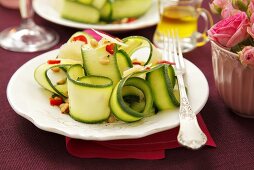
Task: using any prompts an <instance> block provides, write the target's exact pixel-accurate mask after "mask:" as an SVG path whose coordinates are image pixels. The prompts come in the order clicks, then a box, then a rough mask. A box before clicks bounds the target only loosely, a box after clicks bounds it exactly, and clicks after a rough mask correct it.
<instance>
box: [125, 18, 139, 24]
mask: <svg viewBox="0 0 254 170" xmlns="http://www.w3.org/2000/svg"><path fill="white" fill-rule="evenodd" d="M136 20H137V18H128V20H127V23H130V22H133V21H136Z"/></svg>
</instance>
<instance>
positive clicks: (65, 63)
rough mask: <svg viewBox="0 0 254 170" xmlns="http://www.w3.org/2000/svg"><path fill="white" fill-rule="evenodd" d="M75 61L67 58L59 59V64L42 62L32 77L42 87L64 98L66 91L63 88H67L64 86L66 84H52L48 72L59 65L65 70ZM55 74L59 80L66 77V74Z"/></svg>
mask: <svg viewBox="0 0 254 170" xmlns="http://www.w3.org/2000/svg"><path fill="white" fill-rule="evenodd" d="M77 63H79V62H77V61H75V60H69V59H61V60H60V63H59V64H48V63H43V64H41V65H39V66H38V67H37V68H36V69H35V71H34V78H35V80H36V81H37V83H38V84H39V85H41V86H42V87H43V88H45V89H47V90H49V91H51V92H53V93H55V94H57V95H60V96H61V97H63V98H66V97H67V91H66V90H64V89H67V88H66V87H64V86H66V85H62V86H59V85H56V84H54V83H53V81H52V80H51V78H50V76H49V72H50V70H51V69H52V68H54V67H59V68H60V69H61V70H63V71H64V72H66V69H67V68H68V67H70V66H71V65H72V64H77ZM55 75H56V76H58V77H59V80H60V79H64V78H66V74H59V73H55Z"/></svg>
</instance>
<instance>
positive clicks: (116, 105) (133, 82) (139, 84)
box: [110, 77, 153, 122]
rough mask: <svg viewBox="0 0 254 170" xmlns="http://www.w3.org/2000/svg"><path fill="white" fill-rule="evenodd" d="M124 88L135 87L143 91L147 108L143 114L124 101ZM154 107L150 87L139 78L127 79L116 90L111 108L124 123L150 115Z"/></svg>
mask: <svg viewBox="0 0 254 170" xmlns="http://www.w3.org/2000/svg"><path fill="white" fill-rule="evenodd" d="M124 86H134V87H136V88H138V89H139V90H141V91H142V92H143V94H144V96H145V102H146V103H145V107H144V109H143V111H142V112H137V111H135V110H133V109H132V108H130V107H129V106H128V105H127V104H126V103H125V101H124V99H123V94H122V90H123V87H124ZM152 106H153V98H152V94H151V90H150V87H149V86H148V84H147V82H146V81H145V80H144V79H141V78H139V77H125V78H124V79H122V80H121V81H120V82H119V83H118V84H117V85H116V87H115V88H114V90H113V93H112V95H111V98H110V108H111V110H112V112H113V114H114V115H115V116H116V117H117V118H118V119H119V120H122V121H124V122H134V121H137V120H140V119H142V118H143V117H144V116H145V115H146V114H149V112H150V111H151V109H152Z"/></svg>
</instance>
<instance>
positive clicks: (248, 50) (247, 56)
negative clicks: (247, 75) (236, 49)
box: [239, 46, 254, 67]
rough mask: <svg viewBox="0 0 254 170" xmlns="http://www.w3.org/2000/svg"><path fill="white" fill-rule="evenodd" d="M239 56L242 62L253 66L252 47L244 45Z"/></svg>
mask: <svg viewBox="0 0 254 170" xmlns="http://www.w3.org/2000/svg"><path fill="white" fill-rule="evenodd" d="M239 58H240V61H241V63H242V64H244V65H251V66H253V67H254V47H252V46H246V47H244V49H243V50H242V51H241V52H240V56H239Z"/></svg>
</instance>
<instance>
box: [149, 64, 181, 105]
mask: <svg viewBox="0 0 254 170" xmlns="http://www.w3.org/2000/svg"><path fill="white" fill-rule="evenodd" d="M146 79H147V81H148V82H149V84H150V87H151V90H152V93H153V98H154V103H155V105H156V107H157V108H158V110H169V109H174V108H176V107H179V101H178V100H177V98H176V96H175V94H174V85H175V73H174V69H173V68H172V66H171V65H167V64H165V65H163V66H162V67H160V68H159V69H156V70H155V71H152V72H149V73H148V74H147V76H146Z"/></svg>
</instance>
